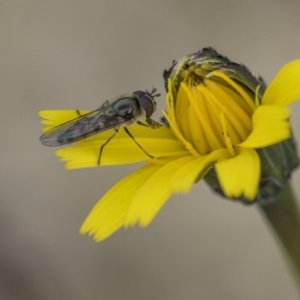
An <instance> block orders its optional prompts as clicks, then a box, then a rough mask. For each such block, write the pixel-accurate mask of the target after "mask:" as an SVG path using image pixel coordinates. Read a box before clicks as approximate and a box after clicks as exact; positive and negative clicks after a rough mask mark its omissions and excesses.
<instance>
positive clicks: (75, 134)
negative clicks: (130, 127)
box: [40, 106, 126, 147]
mask: <svg viewBox="0 0 300 300" xmlns="http://www.w3.org/2000/svg"><path fill="white" fill-rule="evenodd" d="M106 109H107V107H103V106H102V107H100V108H99V109H96V110H94V111H92V112H90V113H88V114H86V115H83V116H80V117H78V118H76V119H74V120H71V121H68V122H66V123H63V124H61V125H59V126H57V127H54V128H53V129H51V130H49V131H47V132H45V133H44V134H43V135H42V136H41V137H40V141H41V143H42V144H43V145H45V146H50V147H52V146H61V145H66V144H70V143H74V142H76V141H79V140H82V139H84V138H87V137H89V136H92V135H94V134H97V133H99V132H103V131H106V130H109V129H112V128H118V127H119V126H121V125H122V124H124V123H126V120H125V119H124V118H123V117H121V116H119V115H117V114H115V115H111V114H110V115H109V116H107V115H106V114H105V111H106Z"/></svg>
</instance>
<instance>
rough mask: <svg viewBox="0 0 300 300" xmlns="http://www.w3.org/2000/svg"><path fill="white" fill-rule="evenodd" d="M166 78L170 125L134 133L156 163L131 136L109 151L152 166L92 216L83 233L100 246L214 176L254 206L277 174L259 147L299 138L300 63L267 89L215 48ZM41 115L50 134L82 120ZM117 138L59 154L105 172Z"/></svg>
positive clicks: (115, 160) (117, 158) (114, 158)
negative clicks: (264, 183) (295, 112)
mask: <svg viewBox="0 0 300 300" xmlns="http://www.w3.org/2000/svg"><path fill="white" fill-rule="evenodd" d="M164 77H165V80H166V87H167V91H168V93H167V112H164V117H165V119H166V123H167V124H168V126H166V127H162V128H159V129H155V130H154V129H151V128H147V127H143V126H139V125H132V126H131V127H130V132H131V133H132V135H133V136H134V137H135V139H136V141H137V142H138V143H139V144H140V145H141V146H142V147H143V149H145V150H146V151H147V153H149V154H151V156H153V157H155V158H154V159H149V157H148V156H147V155H146V154H145V153H144V152H143V151H141V149H140V148H138V147H137V145H136V144H135V143H134V142H133V140H132V139H130V138H129V137H128V135H126V134H125V133H124V132H123V130H120V131H119V133H118V134H117V135H116V136H115V137H114V138H113V139H112V140H111V141H110V142H109V143H108V144H107V146H106V147H105V149H104V151H103V153H102V156H101V165H116V164H128V163H136V162H143V161H145V162H146V165H145V166H144V167H142V168H140V169H138V170H136V171H135V172H133V173H132V174H130V175H128V176H127V177H125V178H124V179H122V180H121V181H120V182H118V183H117V184H116V185H115V186H113V187H112V188H111V189H110V190H109V191H108V192H107V193H106V194H105V195H104V196H103V197H102V199H101V200H100V201H99V202H98V203H97V204H96V205H95V207H94V208H93V210H92V211H91V212H90V214H89V216H88V217H87V219H86V220H85V222H84V224H83V225H82V227H81V229H80V232H81V233H82V234H84V233H88V234H89V235H93V236H94V239H95V240H96V241H101V240H103V239H105V238H107V237H108V236H109V235H111V234H112V233H113V232H115V231H116V230H118V229H119V228H121V227H128V226H133V225H135V224H136V223H139V224H140V225H141V226H147V225H148V224H149V223H150V222H151V221H152V219H153V218H154V217H155V215H156V214H157V213H158V211H159V210H160V209H161V208H162V206H163V205H164V204H165V202H166V201H167V200H168V198H169V197H170V196H171V195H172V194H173V193H187V192H189V191H190V189H191V187H192V185H193V184H194V183H195V182H197V181H199V180H200V179H202V178H204V177H205V176H207V174H208V172H211V171H213V172H215V174H216V180H217V185H219V190H220V191H221V193H222V194H224V195H225V196H226V197H227V198H233V199H244V200H246V201H253V200H254V199H255V198H256V197H257V194H258V191H259V183H260V181H261V178H262V177H266V178H267V177H268V175H269V174H268V171H266V170H265V169H264V167H263V160H264V158H263V156H264V155H265V153H269V152H264V153H260V152H259V151H260V150H259V149H269V148H270V146H272V145H276V144H278V143H280V142H282V141H285V140H288V139H290V138H291V130H290V123H289V116H290V111H289V109H288V108H286V106H287V105H289V104H291V103H292V102H294V101H296V100H297V98H299V97H300V60H295V61H292V62H290V63H288V64H287V65H285V66H284V67H283V68H282V69H281V70H280V71H279V73H278V74H277V76H276V77H275V79H274V80H273V81H272V82H271V84H270V85H269V86H268V88H266V89H265V86H264V84H263V82H262V81H260V80H258V79H256V78H255V77H253V76H252V75H251V73H250V72H249V71H248V70H247V69H246V68H245V67H244V66H241V65H238V64H235V63H232V62H231V61H229V60H228V59H227V58H225V57H223V56H220V55H219V54H218V53H217V52H216V51H214V50H213V49H211V48H205V49H203V50H202V51H199V52H197V53H194V54H192V55H188V56H185V57H183V58H182V59H180V60H178V61H177V62H174V64H173V66H172V67H171V68H170V69H169V70H168V71H165V73H164ZM81 113H86V112H84V111H82V112H81ZM40 116H41V117H42V118H44V119H45V120H44V121H43V123H44V124H46V125H48V127H47V128H46V129H45V131H46V130H49V129H50V128H52V127H54V126H57V125H59V124H62V123H64V122H66V121H68V120H70V119H73V118H75V117H77V112H76V111H42V112H40ZM111 134H112V131H111V130H110V131H107V132H104V133H101V134H98V135H95V136H93V137H90V138H88V139H85V140H82V141H80V142H77V143H76V144H74V145H71V146H69V147H67V148H64V149H61V150H58V151H57V152H56V154H57V155H58V156H59V157H60V159H61V160H62V161H65V162H66V168H67V169H74V168H85V167H94V166H97V161H98V155H99V149H100V147H101V145H102V144H103V143H104V142H105V141H106V140H107V139H108V138H109V137H110V136H111ZM265 147H267V148H265ZM272 149H273V148H272ZM276 149H277V148H276ZM267 156H268V155H267ZM297 163H298V162H296V163H295V164H294V165H292V166H291V169H290V170H283V171H291V170H292V169H293V168H294V167H295V165H296V164H297ZM280 172H281V171H280ZM271 175H272V174H271ZM275 177H276V176H275ZM277 179H278V178H277Z"/></svg>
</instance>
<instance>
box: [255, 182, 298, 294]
mask: <svg viewBox="0 0 300 300" xmlns="http://www.w3.org/2000/svg"><path fill="white" fill-rule="evenodd" d="M260 208H261V210H262V211H263V213H264V215H265V217H266V219H267V220H268V221H269V224H270V225H271V227H272V228H273V230H274V231H275V233H276V235H277V237H278V239H279V240H280V242H281V245H282V246H283V249H284V252H285V254H286V258H287V260H288V263H289V266H290V268H291V270H292V273H293V275H294V278H295V281H296V284H297V286H298V289H299V291H300V210H299V206H298V204H297V200H296V199H295V197H294V194H293V191H292V189H291V187H290V185H289V184H287V186H286V187H285V188H284V189H283V190H282V191H281V193H280V194H279V195H278V196H277V197H276V199H273V201H268V202H260Z"/></svg>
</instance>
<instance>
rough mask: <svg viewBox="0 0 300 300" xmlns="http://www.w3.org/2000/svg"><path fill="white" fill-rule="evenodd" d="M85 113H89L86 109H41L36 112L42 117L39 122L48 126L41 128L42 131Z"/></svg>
mask: <svg viewBox="0 0 300 300" xmlns="http://www.w3.org/2000/svg"><path fill="white" fill-rule="evenodd" d="M87 113H89V111H88V110H41V111H39V112H38V115H39V116H40V117H41V118H43V119H44V120H42V121H41V123H42V124H44V125H47V126H48V127H45V128H43V129H42V132H43V133H44V132H46V131H48V130H50V129H52V128H53V127H56V126H58V125H61V124H63V123H66V122H68V121H70V120H74V119H76V118H78V117H80V116H82V115H85V114H87Z"/></svg>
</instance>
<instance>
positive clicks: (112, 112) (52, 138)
mask: <svg viewBox="0 0 300 300" xmlns="http://www.w3.org/2000/svg"><path fill="white" fill-rule="evenodd" d="M156 91H157V90H156V88H154V89H153V90H152V92H151V93H149V92H148V91H145V92H144V91H135V92H133V93H132V94H125V95H122V96H119V97H117V98H115V99H114V100H112V101H108V100H106V101H105V102H104V103H103V105H102V106H100V107H99V108H98V109H96V110H94V111H91V112H90V113H87V114H85V115H82V116H79V117H78V118H76V119H74V120H71V121H68V122H66V123H63V124H61V125H59V126H57V127H54V128H52V129H50V130H49V131H47V132H46V133H44V134H43V135H42V136H41V137H40V141H41V143H42V144H43V145H45V146H50V147H52V146H62V145H66V144H71V143H74V142H76V141H80V140H82V139H85V138H87V137H90V136H92V135H94V134H97V133H101V132H103V131H106V130H109V129H114V130H115V132H114V134H113V135H112V136H111V137H109V138H108V139H107V140H106V141H105V143H104V144H103V145H102V146H101V147H100V150H99V157H98V165H100V160H101V154H102V151H103V148H104V147H105V146H106V145H107V144H108V143H109V141H110V140H111V139H112V138H113V137H114V136H115V135H116V134H117V133H118V130H119V128H120V127H123V128H124V130H125V132H126V133H127V135H128V136H129V137H130V138H131V139H132V140H133V141H134V142H135V143H136V145H137V146H138V147H139V148H140V149H141V150H142V151H144V153H145V154H146V155H148V156H149V157H150V158H153V156H151V155H149V154H148V153H147V152H146V151H145V150H144V149H143V148H142V146H141V145H140V144H139V143H138V142H137V141H136V140H135V139H134V137H133V136H132V134H131V133H130V132H129V130H128V128H127V126H129V125H132V124H134V123H137V124H139V125H143V126H147V127H151V128H153V129H155V128H158V127H159V126H161V125H160V124H159V123H157V122H155V121H154V120H152V119H151V116H152V114H153V113H154V112H155V110H156V102H155V100H154V98H155V97H159V96H160V94H155V93H156ZM77 112H78V113H79V111H77ZM143 122H145V123H146V124H145V123H143Z"/></svg>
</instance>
